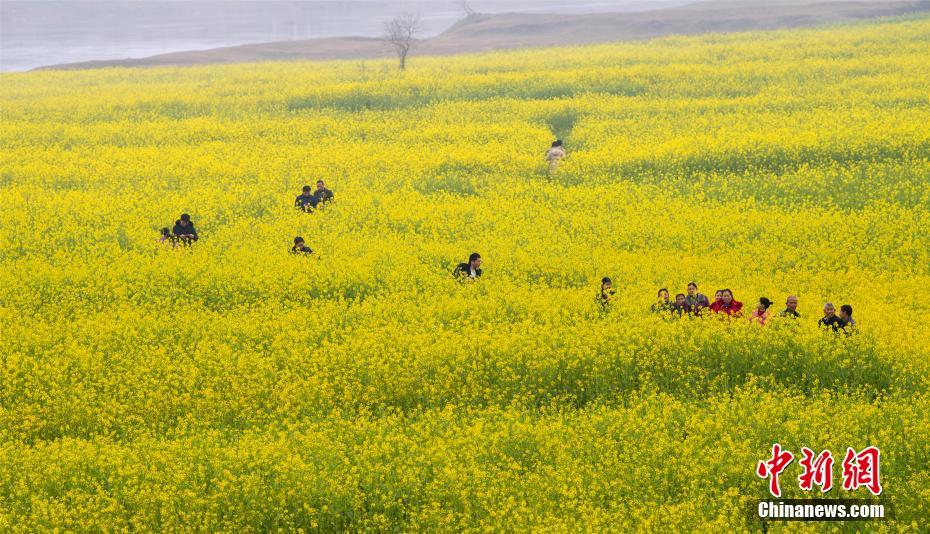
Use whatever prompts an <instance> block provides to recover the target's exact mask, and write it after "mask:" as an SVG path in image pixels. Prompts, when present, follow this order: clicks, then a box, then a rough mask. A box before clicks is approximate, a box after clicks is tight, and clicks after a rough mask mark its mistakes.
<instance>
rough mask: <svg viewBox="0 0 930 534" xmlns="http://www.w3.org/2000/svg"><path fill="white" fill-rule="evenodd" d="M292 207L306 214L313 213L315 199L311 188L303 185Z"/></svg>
mask: <svg viewBox="0 0 930 534" xmlns="http://www.w3.org/2000/svg"><path fill="white" fill-rule="evenodd" d="M294 207H295V208H297V209H299V210H301V211H306V212H311V211H313V209H314V208H316V197H315V196H314V195H313V188H312V187H310V186H309V185H305V186H304V187H303V190H302V191H301V193H300V194H299V195H297V198H296V199H294Z"/></svg>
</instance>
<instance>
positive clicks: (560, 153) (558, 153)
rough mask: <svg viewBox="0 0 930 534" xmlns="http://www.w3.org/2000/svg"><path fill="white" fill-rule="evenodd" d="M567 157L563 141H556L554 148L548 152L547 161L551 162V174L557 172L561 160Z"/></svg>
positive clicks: (553, 144)
mask: <svg viewBox="0 0 930 534" xmlns="http://www.w3.org/2000/svg"><path fill="white" fill-rule="evenodd" d="M564 157H565V149H564V148H562V140H561V139H556V140H555V141H553V143H552V146H551V147H549V150H548V151H547V152H546V161H547V162H549V172H552V171H554V170H555V168H556V167H557V166H558V164H559V160H561V159H562V158H564Z"/></svg>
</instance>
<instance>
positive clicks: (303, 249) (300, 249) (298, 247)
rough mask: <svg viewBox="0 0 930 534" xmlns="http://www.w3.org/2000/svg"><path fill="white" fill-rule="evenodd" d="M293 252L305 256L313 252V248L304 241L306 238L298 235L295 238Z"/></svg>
mask: <svg viewBox="0 0 930 534" xmlns="http://www.w3.org/2000/svg"><path fill="white" fill-rule="evenodd" d="M291 254H295V255H298V256H303V255H307V254H313V250H312V249H311V248H310V247H308V246H307V244H306V243H304V238H302V237H300V236H297V237H295V238H294V246H293V247H291Z"/></svg>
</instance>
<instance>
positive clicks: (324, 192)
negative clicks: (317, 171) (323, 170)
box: [313, 180, 334, 208]
mask: <svg viewBox="0 0 930 534" xmlns="http://www.w3.org/2000/svg"><path fill="white" fill-rule="evenodd" d="M333 196H334V195H333V192H332V191H330V190H329V189H326V184H325V183H323V180H317V181H316V191H314V192H313V200H314V204H313V205H314V206H315V207H319V208H322V207H323V206H324V205H325V204H327V203H329V202H331V201H332V200H333Z"/></svg>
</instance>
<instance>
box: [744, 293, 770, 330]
mask: <svg viewBox="0 0 930 534" xmlns="http://www.w3.org/2000/svg"><path fill="white" fill-rule="evenodd" d="M771 306H772V301H771V300H769V299H767V298H765V297H762V298H760V299H759V303H758V304H756V309H755V310H753V311H752V314H751V315H750V316H749V322H756V323H759V324H760V325H762V326H765V322H766V321H768V320H769V317H771V314H770V313H769V308H770V307H771Z"/></svg>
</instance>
